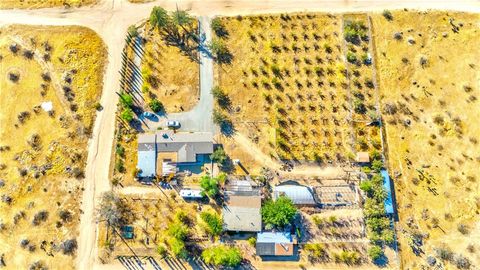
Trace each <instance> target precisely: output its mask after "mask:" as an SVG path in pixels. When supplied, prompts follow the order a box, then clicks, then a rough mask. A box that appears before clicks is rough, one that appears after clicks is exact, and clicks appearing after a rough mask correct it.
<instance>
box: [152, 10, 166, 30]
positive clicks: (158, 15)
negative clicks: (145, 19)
mask: <svg viewBox="0 0 480 270" xmlns="http://www.w3.org/2000/svg"><path fill="white" fill-rule="evenodd" d="M149 21H150V24H151V25H152V26H154V27H157V28H159V29H164V28H166V27H167V26H168V25H169V23H170V21H171V19H170V16H168V13H167V11H166V10H165V9H164V8H162V7H154V8H153V9H152V12H150V19H149Z"/></svg>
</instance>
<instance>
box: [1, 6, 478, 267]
mask: <svg viewBox="0 0 480 270" xmlns="http://www.w3.org/2000/svg"><path fill="white" fill-rule="evenodd" d="M155 5H160V6H162V7H164V8H166V9H169V10H174V9H176V8H177V7H178V8H179V9H188V10H190V12H191V13H192V14H194V15H204V16H210V17H211V16H214V15H238V14H242V15H244V14H260V13H279V12H301V11H307V10H308V11H310V12H314V11H324V12H347V11H365V10H375V11H381V10H383V9H398V8H404V7H406V8H418V9H428V8H437V9H449V10H458V11H468V12H480V4H479V2H478V1H475V0H461V1H441V2H435V1H420V0H413V1H412V0H407V1H398V0H397V1H363V0H360V1H349V0H341V1H340V0H339V1H331V0H321V1H314V0H300V1H291V0H273V1H265V2H262V1H256V0H244V1H218V0H201V1H200V0H194V1H182V0H176V1H173V0H161V1H153V2H150V3H146V4H131V3H129V2H127V1H126V0H109V1H106V0H105V1H103V2H101V3H100V4H98V5H95V6H91V7H82V8H78V9H69V10H66V9H64V8H48V9H40V10H0V26H2V25H5V24H15V23H17V24H30V25H81V26H86V27H89V28H91V29H93V30H95V31H96V32H97V33H98V34H99V35H100V36H101V37H102V39H103V40H104V42H105V43H106V45H107V48H108V65H107V68H106V72H105V77H104V87H103V88H104V89H103V92H102V98H101V104H102V106H103V107H104V110H102V111H101V112H98V113H97V117H96V121H95V125H94V129H93V133H92V134H93V135H92V138H91V139H90V141H89V147H88V153H89V154H88V159H87V166H86V169H85V176H86V177H85V182H84V183H85V184H84V193H83V203H82V206H81V209H82V211H83V214H82V217H81V222H80V227H79V231H80V236H79V238H78V251H77V269H101V268H102V265H100V264H99V262H98V261H96V254H97V250H96V235H97V223H96V221H95V215H94V212H95V206H96V202H97V200H96V199H97V198H98V197H99V195H100V194H101V193H102V192H104V191H107V190H110V189H111V187H110V181H109V179H108V176H109V175H108V174H109V167H110V164H109V161H110V153H111V147H112V144H113V137H114V123H115V111H116V103H117V102H116V101H117V98H116V94H115V93H116V91H117V90H118V85H119V79H120V78H119V76H120V75H119V72H118V71H119V70H120V68H121V52H122V49H123V47H124V45H125V40H124V37H125V33H126V29H127V27H128V26H129V25H131V24H134V23H136V22H138V21H140V20H142V19H143V18H146V17H148V14H149V13H150V10H151V8H152V7H153V6H155ZM177 5H178V6H177ZM238 141H239V144H242V143H243V144H244V145H246V146H248V139H246V138H245V137H239V138H238ZM249 149H251V151H252V154H255V155H256V154H258V157H259V158H260V159H261V160H263V162H265V163H266V164H267V166H271V167H272V168H278V166H279V164H278V163H275V162H273V161H272V160H271V159H270V158H269V157H268V156H267V157H265V154H263V153H261V151H260V152H259V150H258V149H256V148H255V147H249ZM310 172H311V169H310V168H305V169H298V170H294V171H293V172H290V173H300V174H303V173H310ZM318 173H320V171H318Z"/></svg>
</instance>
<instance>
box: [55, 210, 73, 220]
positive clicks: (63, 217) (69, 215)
mask: <svg viewBox="0 0 480 270" xmlns="http://www.w3.org/2000/svg"><path fill="white" fill-rule="evenodd" d="M58 217H59V218H60V219H61V220H62V221H63V222H70V221H72V213H70V211H68V210H60V212H58Z"/></svg>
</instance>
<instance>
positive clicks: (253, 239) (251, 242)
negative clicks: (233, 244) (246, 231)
mask: <svg viewBox="0 0 480 270" xmlns="http://www.w3.org/2000/svg"><path fill="white" fill-rule="evenodd" d="M247 241H248V243H249V244H250V246H252V247H254V246H255V245H256V244H257V238H255V237H250V238H248V240H247Z"/></svg>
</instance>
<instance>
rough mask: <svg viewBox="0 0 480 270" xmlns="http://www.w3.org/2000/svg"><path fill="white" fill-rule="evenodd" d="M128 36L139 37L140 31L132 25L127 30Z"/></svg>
mask: <svg viewBox="0 0 480 270" xmlns="http://www.w3.org/2000/svg"><path fill="white" fill-rule="evenodd" d="M127 33H128V36H129V37H131V38H133V37H137V36H138V29H137V27H136V26H135V25H133V24H132V25H130V26H129V27H128V29H127Z"/></svg>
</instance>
